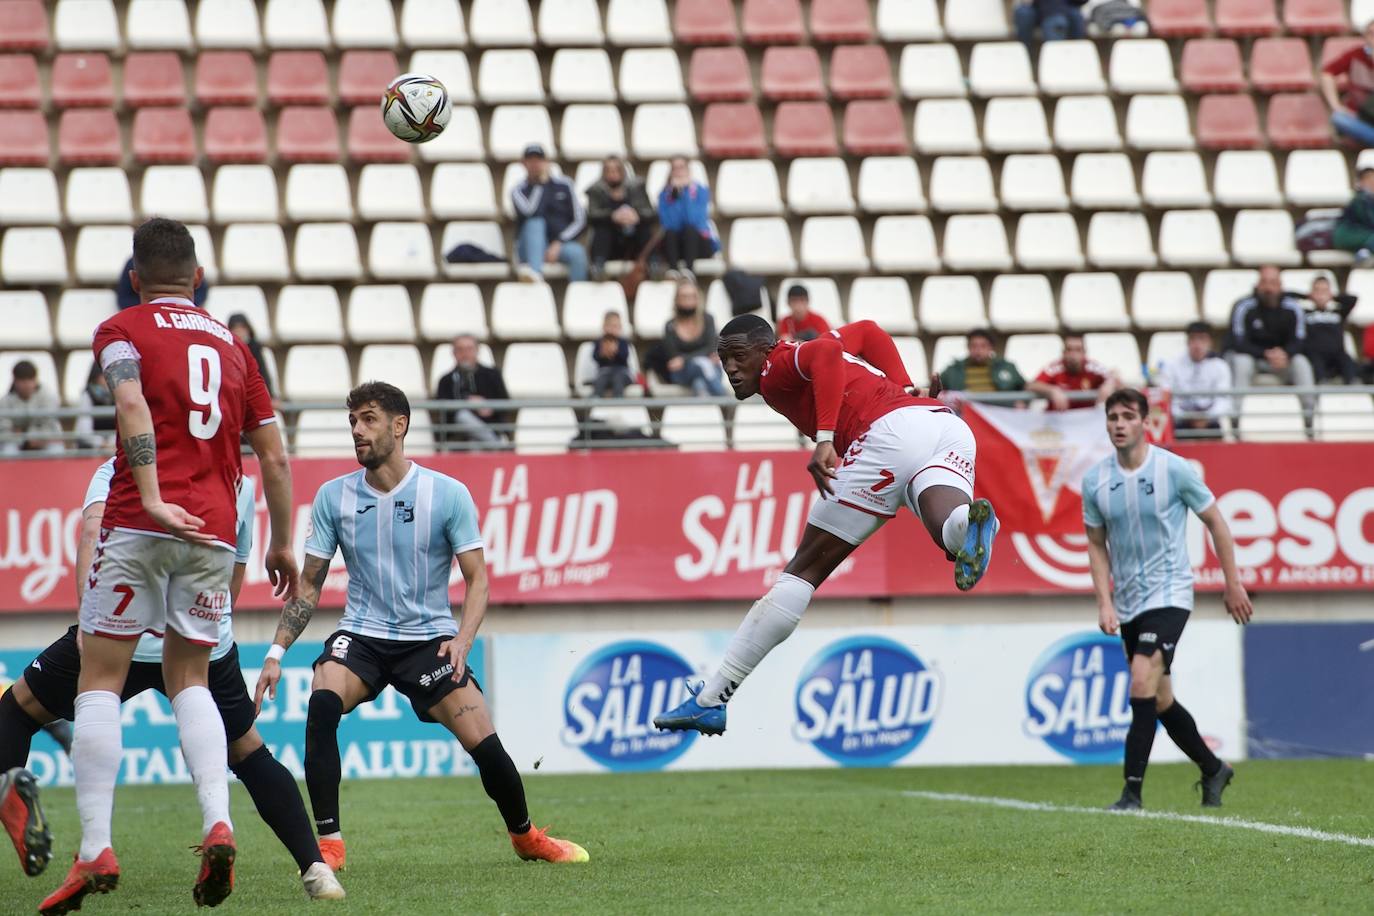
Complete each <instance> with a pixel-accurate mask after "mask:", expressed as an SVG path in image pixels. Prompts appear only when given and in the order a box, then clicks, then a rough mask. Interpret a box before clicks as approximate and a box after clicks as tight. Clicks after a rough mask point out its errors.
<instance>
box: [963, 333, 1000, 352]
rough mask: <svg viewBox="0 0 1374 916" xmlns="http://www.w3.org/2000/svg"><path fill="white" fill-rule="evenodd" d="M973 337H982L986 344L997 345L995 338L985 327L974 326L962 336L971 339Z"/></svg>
mask: <svg viewBox="0 0 1374 916" xmlns="http://www.w3.org/2000/svg"><path fill="white" fill-rule="evenodd" d="M975 337H981V338H983V339H984V340H986V341H987V342H988V346H990V347H996V346H997V339H996V338H995V337H993V336H992V332H991V331H989V330H988V329H987V328H974V329H973V330H972V331H969V332H968V334H966V335H965V336H964V339H965V340H972V339H973V338H975Z"/></svg>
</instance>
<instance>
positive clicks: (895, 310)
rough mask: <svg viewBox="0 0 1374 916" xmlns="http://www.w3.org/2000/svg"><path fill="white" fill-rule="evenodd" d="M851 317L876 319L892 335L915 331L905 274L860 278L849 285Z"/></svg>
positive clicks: (914, 314)
mask: <svg viewBox="0 0 1374 916" xmlns="http://www.w3.org/2000/svg"><path fill="white" fill-rule="evenodd" d="M849 320H850V321H864V320H868V321H874V322H877V324H878V326H879V327H881V328H882V329H883V330H884V331H886V332H887V333H889V334H915V333H916V312H915V309H914V308H913V307H912V302H911V288H910V287H909V286H907V282H906V280H904V279H903V278H901V277H859V278H857V279H856V280H855V281H854V282H853V284H851V285H850V287H849Z"/></svg>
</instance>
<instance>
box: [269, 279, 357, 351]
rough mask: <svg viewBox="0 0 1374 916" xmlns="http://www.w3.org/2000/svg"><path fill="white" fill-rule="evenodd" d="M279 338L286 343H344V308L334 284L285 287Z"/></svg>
mask: <svg viewBox="0 0 1374 916" xmlns="http://www.w3.org/2000/svg"><path fill="white" fill-rule="evenodd" d="M277 338H278V339H279V340H280V341H281V342H282V343H290V344H298V343H343V341H344V325H343V309H342V308H341V307H340V305H339V292H338V290H336V289H335V288H334V287H332V286H323V285H321V286H294V285H293V286H283V287H282V288H281V292H279V293H277Z"/></svg>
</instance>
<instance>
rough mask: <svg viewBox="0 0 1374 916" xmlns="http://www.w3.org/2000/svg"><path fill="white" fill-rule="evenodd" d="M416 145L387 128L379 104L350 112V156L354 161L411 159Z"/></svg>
mask: <svg viewBox="0 0 1374 916" xmlns="http://www.w3.org/2000/svg"><path fill="white" fill-rule="evenodd" d="M414 154H415V148H414V147H413V146H411V145H410V144H409V143H407V142H405V141H404V140H398V139H396V136H395V135H394V134H392V132H391V131H389V130H387V129H386V124H384V123H383V122H382V116H381V114H380V113H379V111H378V107H377V106H376V105H362V106H359V107H357V108H354V109H353V110H352V111H351V112H349V114H348V158H349V159H352V160H353V161H354V162H409V161H410V159H411V157H412V156H413V155H414Z"/></svg>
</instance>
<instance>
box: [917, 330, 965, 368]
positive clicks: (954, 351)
mask: <svg viewBox="0 0 1374 916" xmlns="http://www.w3.org/2000/svg"><path fill="white" fill-rule="evenodd" d="M965 356H968V338H967V337H965V336H964V335H963V334H958V335H948V336H945V337H937V338H936V339H935V346H934V347H932V348H931V351H930V368H931V369H933V370H935V371H936V372H941V371H943V370H945V369H948V368H949V364H950V363H952V362H954V361H955V360H960V359H963V358H964V357H965ZM903 358H904V359H905V356H904V357H903ZM910 371H911V370H910V369H908V370H907V372H908V373H910ZM913 378H914V376H913Z"/></svg>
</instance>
